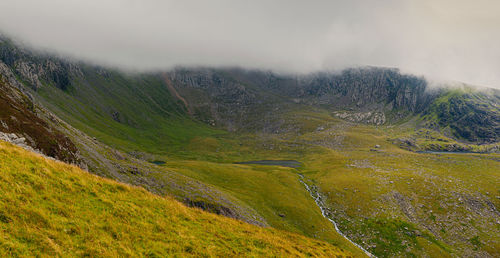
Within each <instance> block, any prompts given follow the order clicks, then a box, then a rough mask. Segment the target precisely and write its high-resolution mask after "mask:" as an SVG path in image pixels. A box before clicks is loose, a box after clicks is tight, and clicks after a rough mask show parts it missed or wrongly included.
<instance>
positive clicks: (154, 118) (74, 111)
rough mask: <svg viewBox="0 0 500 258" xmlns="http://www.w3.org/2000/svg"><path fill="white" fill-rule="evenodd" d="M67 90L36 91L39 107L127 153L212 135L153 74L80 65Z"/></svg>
mask: <svg viewBox="0 0 500 258" xmlns="http://www.w3.org/2000/svg"><path fill="white" fill-rule="evenodd" d="M82 73H83V75H81V76H75V77H74V78H73V79H72V82H71V84H70V85H69V86H68V88H67V89H65V90H61V89H59V88H57V87H54V86H52V85H45V86H43V87H41V88H40V89H38V90H37V92H36V93H37V94H38V95H40V96H41V97H42V100H43V103H44V105H46V106H47V107H49V108H50V110H52V111H53V112H55V113H56V114H57V115H58V116H59V117H61V118H63V119H64V120H65V121H67V122H69V123H70V124H71V125H73V126H74V127H76V128H78V129H80V130H82V131H83V132H85V133H87V134H89V135H92V136H95V137H97V138H98V139H99V140H100V141H102V142H104V143H106V144H108V145H110V146H112V147H115V148H119V149H123V150H127V151H147V152H153V153H167V152H168V153H173V152H176V151H178V150H179V148H180V147H182V146H183V145H185V144H186V143H187V142H189V140H190V139H192V138H193V137H195V136H199V135H201V136H208V135H213V134H217V133H219V134H220V133H222V131H217V130H214V129H212V128H210V127H209V126H207V125H205V124H202V123H200V122H196V121H194V120H193V119H191V118H190V117H189V116H188V115H187V113H186V108H185V107H184V105H183V104H182V102H181V101H180V100H179V99H177V98H175V97H172V95H171V93H170V92H169V90H168V88H167V87H166V85H165V83H164V81H163V79H162V78H161V77H160V76H157V75H126V74H124V73H119V72H114V71H101V70H98V69H97V68H93V67H88V66H82Z"/></svg>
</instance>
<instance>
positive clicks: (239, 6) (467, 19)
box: [0, 0, 500, 88]
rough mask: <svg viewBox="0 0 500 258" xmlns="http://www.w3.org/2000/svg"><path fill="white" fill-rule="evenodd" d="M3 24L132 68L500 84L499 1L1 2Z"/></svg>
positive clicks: (66, 50) (31, 39)
mask: <svg viewBox="0 0 500 258" xmlns="http://www.w3.org/2000/svg"><path fill="white" fill-rule="evenodd" d="M0 31H1V32H3V33H6V34H7V35H9V36H11V37H14V38H16V39H18V40H21V41H23V42H25V43H28V44H30V45H32V46H34V47H37V48H42V49H46V50H50V51H57V52H58V53H61V54H63V55H68V56H72V57H76V58H78V59H84V60H87V61H92V62H95V63H99V64H104V65H112V66H119V67H123V68H127V69H130V68H132V69H139V70H151V69H169V68H172V67H174V66H178V65H179V66H191V65H202V66H241V67H246V68H259V69H272V70H275V71H284V72H311V71H317V70H325V69H326V70H331V69H341V68H345V67H350V66H357V65H374V66H389V67H398V68H400V69H402V70H403V71H405V72H411V73H415V74H422V75H427V76H430V77H431V78H436V79H449V80H458V81H464V82H469V83H473V84H478V85H485V86H491V87H496V88H500V1H498V0H467V1H466V0H378V1H375V0H365V1H358V0H345V1H344V0H329V1H313V0H310V1H306V0H303V1H294V0H276V1H272V0H251V1H250V0H249V1H246V0H245V1H243V0H241V1H237V0H212V1H209V0H199V1H194V0H43V1H41V0H1V1H0Z"/></svg>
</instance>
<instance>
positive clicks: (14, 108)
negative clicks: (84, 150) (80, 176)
mask: <svg viewBox="0 0 500 258" xmlns="http://www.w3.org/2000/svg"><path fill="white" fill-rule="evenodd" d="M0 93H1V95H0V126H1V129H0V133H2V138H5V139H9V140H11V141H14V142H16V143H18V144H26V145H28V146H30V147H31V148H33V149H35V150H38V151H40V152H43V153H44V154H46V155H48V156H50V157H53V158H56V159H59V160H62V161H66V162H69V163H75V164H76V163H79V162H80V160H79V156H78V153H77V152H78V150H77V148H76V146H75V145H74V143H73V142H72V141H71V140H70V139H69V138H68V137H67V136H66V135H64V134H63V133H61V132H60V131H58V130H57V129H56V128H54V127H52V126H50V125H49V124H48V123H47V122H46V121H44V120H42V119H41V118H39V117H38V116H37V114H36V112H39V111H40V110H38V111H37V110H36V106H35V105H34V104H33V101H32V100H31V99H30V98H29V97H28V96H27V95H25V94H24V93H22V92H21V91H20V90H19V89H18V88H15V87H13V86H11V85H9V82H7V81H6V80H4V78H3V77H2V76H1V75H0Z"/></svg>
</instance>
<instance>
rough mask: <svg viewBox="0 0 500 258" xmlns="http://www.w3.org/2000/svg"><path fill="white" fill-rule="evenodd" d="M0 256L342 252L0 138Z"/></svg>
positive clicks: (322, 243) (276, 254)
mask: <svg viewBox="0 0 500 258" xmlns="http://www.w3.org/2000/svg"><path fill="white" fill-rule="evenodd" d="M0 168H1V170H0V171H1V173H0V191H1V194H0V256H13V255H14V256H18V255H19V256H38V255H41V256H61V255H63V256H73V255H77V256H85V255H90V256H149V257H157V256H165V255H182V256H227V255H229V256H241V255H249V256H325V257H326V256H327V257H333V256H336V255H338V256H347V255H349V253H347V252H345V251H343V250H341V249H339V248H337V247H334V246H332V245H330V244H328V243H325V242H322V241H318V240H313V239H309V238H306V237H303V236H300V235H296V234H293V233H287V232H284V231H279V230H275V229H272V228H261V227H257V226H252V225H249V224H246V223H243V222H240V221H237V220H233V219H229V218H225V217H220V216H217V215H213V214H209V213H206V212H203V211H201V210H198V209H193V208H187V207H185V206H183V205H182V204H180V203H178V202H177V201H175V200H173V199H171V198H168V197H159V196H156V195H153V194H151V193H149V192H146V191H145V190H143V189H142V188H136V187H131V186H129V185H124V184H120V183H116V182H113V181H111V180H107V179H102V178H99V177H96V176H94V175H91V174H88V173H86V172H84V171H82V170H80V169H78V168H76V167H74V166H70V165H66V164H64V163H60V162H55V161H51V160H47V159H45V158H42V157H40V156H38V155H36V154H32V153H29V152H27V151H25V150H22V149H20V148H19V147H15V146H13V145H10V144H8V143H5V142H0Z"/></svg>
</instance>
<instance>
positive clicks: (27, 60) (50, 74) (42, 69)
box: [0, 35, 81, 90]
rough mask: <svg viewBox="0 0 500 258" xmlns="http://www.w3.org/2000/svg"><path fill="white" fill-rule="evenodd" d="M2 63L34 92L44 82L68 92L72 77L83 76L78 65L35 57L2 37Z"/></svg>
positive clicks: (0, 39) (52, 58)
mask: <svg viewBox="0 0 500 258" xmlns="http://www.w3.org/2000/svg"><path fill="white" fill-rule="evenodd" d="M0 61H1V62H3V63H4V64H5V65H7V66H8V67H10V68H11V69H12V71H13V73H14V74H15V75H16V76H17V77H18V78H20V79H21V81H24V82H26V83H27V84H28V85H30V86H31V87H32V88H33V89H34V90H36V89H38V88H39V87H41V86H42V85H43V84H42V81H45V82H48V83H49V84H52V85H54V86H56V87H57V88H59V89H61V90H67V89H68V87H69V86H70V84H71V76H73V75H75V74H81V72H79V69H78V67H77V66H76V65H74V64H71V63H68V62H65V61H62V60H60V59H58V58H55V57H52V56H48V55H43V54H39V55H34V54H33V53H31V52H30V51H29V50H25V49H22V48H18V47H16V46H15V45H14V43H13V42H11V41H10V40H8V39H5V38H2V36H1V35H0Z"/></svg>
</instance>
